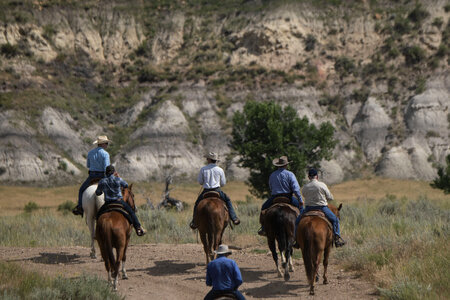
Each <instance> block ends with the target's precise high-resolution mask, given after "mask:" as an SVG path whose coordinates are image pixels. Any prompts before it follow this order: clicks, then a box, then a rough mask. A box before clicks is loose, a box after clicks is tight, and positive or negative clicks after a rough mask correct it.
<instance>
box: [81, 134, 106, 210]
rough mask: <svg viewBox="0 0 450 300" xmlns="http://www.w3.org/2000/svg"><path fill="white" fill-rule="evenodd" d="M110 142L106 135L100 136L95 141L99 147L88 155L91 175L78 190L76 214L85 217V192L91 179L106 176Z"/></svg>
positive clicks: (87, 162) (87, 163)
mask: <svg viewBox="0 0 450 300" xmlns="http://www.w3.org/2000/svg"><path fill="white" fill-rule="evenodd" d="M110 142H111V141H110V140H109V139H108V137H107V136H106V135H101V136H99V137H98V138H97V140H95V141H94V142H93V144H94V145H97V147H96V148H94V149H92V150H91V151H89V153H88V155H87V159H86V166H87V168H88V169H89V176H88V178H87V179H86V180H85V181H84V182H83V184H82V185H81V187H80V189H79V190H78V204H77V206H76V207H75V208H74V209H73V210H72V213H73V214H74V215H80V216H81V217H83V213H84V211H83V205H82V200H83V192H84V191H85V190H86V189H87V188H88V187H89V185H90V184H91V181H92V180H94V179H101V178H104V177H105V170H106V167H107V166H109V165H110V160H109V153H108V152H106V148H108V145H109V143H110Z"/></svg>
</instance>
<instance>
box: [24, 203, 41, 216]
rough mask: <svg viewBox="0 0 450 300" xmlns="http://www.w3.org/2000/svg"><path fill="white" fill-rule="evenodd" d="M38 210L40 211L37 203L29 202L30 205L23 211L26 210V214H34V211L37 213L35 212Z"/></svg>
mask: <svg viewBox="0 0 450 300" xmlns="http://www.w3.org/2000/svg"><path fill="white" fill-rule="evenodd" d="M38 209H39V205H37V203H36V202H33V201H30V202H28V203H27V204H26V205H25V207H24V208H23V210H24V211H25V212H26V213H31V212H33V211H35V210H38Z"/></svg>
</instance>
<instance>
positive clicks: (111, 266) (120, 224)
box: [96, 184, 136, 290]
mask: <svg viewBox="0 0 450 300" xmlns="http://www.w3.org/2000/svg"><path fill="white" fill-rule="evenodd" d="M132 186H133V185H132V184H131V185H130V186H129V187H128V188H122V195H123V201H125V202H127V203H128V204H129V205H130V206H131V208H132V209H133V210H136V206H135V204H134V194H133V192H132V190H131V188H132ZM131 231H132V226H131V224H130V223H129V222H128V220H127V218H126V217H125V216H124V215H122V213H120V212H118V211H114V210H113V211H109V212H106V213H104V214H102V215H101V216H100V217H99V218H98V220H97V228H96V237H97V242H98V246H99V248H100V252H101V254H102V258H103V260H104V262H105V268H106V271H107V272H108V281H109V282H110V283H111V284H112V285H113V287H114V290H117V283H118V280H119V279H118V277H119V276H118V275H119V266H120V262H122V279H128V276H127V272H126V270H125V261H126V259H127V257H126V253H127V247H128V242H129V241H130V236H131ZM113 248H115V249H116V256H114V253H113ZM111 277H112V279H111Z"/></svg>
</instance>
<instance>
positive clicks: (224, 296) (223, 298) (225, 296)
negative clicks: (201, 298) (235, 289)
mask: <svg viewBox="0 0 450 300" xmlns="http://www.w3.org/2000/svg"><path fill="white" fill-rule="evenodd" d="M213 299H214V300H234V299H237V298H236V295H235V294H233V293H232V292H216V293H215V295H214V296H213Z"/></svg>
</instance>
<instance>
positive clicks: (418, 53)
mask: <svg viewBox="0 0 450 300" xmlns="http://www.w3.org/2000/svg"><path fill="white" fill-rule="evenodd" d="M402 53H403V55H404V56H405V62H406V64H407V65H415V64H418V63H420V62H421V61H423V60H424V59H425V50H423V49H422V48H420V47H419V46H406V47H404V48H403V51H402Z"/></svg>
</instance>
